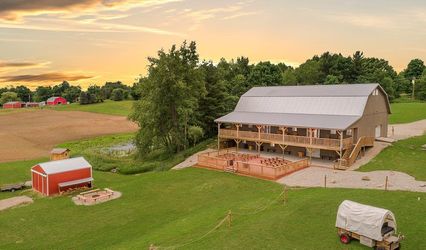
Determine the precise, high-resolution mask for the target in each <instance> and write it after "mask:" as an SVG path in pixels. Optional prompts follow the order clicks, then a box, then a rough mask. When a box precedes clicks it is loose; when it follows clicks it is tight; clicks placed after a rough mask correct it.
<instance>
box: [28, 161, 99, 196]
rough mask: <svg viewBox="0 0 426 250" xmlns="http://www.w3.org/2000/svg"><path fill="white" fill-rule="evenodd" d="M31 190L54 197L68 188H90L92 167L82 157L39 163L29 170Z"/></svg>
mask: <svg viewBox="0 0 426 250" xmlns="http://www.w3.org/2000/svg"><path fill="white" fill-rule="evenodd" d="M31 180H32V185H33V190H34V191H37V192H40V193H41V194H43V195H47V196H49V195H54V194H58V193H60V192H61V191H66V190H67V189H70V188H78V187H84V186H88V187H91V186H92V182H93V178H92V166H91V165H90V163H88V162H87V161H86V159H84V158H83V157H77V158H71V159H65V160H59V161H49V162H45V163H39V164H37V165H35V166H34V167H32V168H31Z"/></svg>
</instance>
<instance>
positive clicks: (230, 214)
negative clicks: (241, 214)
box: [228, 210, 232, 227]
mask: <svg viewBox="0 0 426 250" xmlns="http://www.w3.org/2000/svg"><path fill="white" fill-rule="evenodd" d="M231 225H232V212H231V210H229V212H228V226H229V227H231Z"/></svg>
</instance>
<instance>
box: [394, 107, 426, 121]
mask: <svg viewBox="0 0 426 250" xmlns="http://www.w3.org/2000/svg"><path fill="white" fill-rule="evenodd" d="M391 111H392V114H391V115H390V116H389V123H391V124H395V123H409V122H414V121H418V120H423V119H426V102H411V103H392V104H391Z"/></svg>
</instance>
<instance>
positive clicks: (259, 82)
mask: <svg viewBox="0 0 426 250" xmlns="http://www.w3.org/2000/svg"><path fill="white" fill-rule="evenodd" d="M281 74H282V71H281V69H280V68H279V67H278V66H277V65H275V64H272V63H271V62H259V63H258V64H256V65H255V66H254V67H253V69H252V71H251V72H250V75H249V76H248V81H249V82H250V84H251V85H252V86H277V85H280V84H281V82H282V78H281V77H282V75H281Z"/></svg>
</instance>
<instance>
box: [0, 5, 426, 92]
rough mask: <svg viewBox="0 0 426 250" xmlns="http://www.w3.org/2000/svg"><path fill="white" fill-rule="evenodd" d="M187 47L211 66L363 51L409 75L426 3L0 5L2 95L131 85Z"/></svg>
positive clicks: (420, 47) (424, 32) (425, 51)
mask: <svg viewBox="0 0 426 250" xmlns="http://www.w3.org/2000/svg"><path fill="white" fill-rule="evenodd" d="M184 40H188V41H196V42H197V46H198V52H199V54H200V57H201V58H202V59H208V60H212V61H213V62H217V61H219V59H220V58H222V57H224V58H226V59H231V58H236V57H239V56H246V57H249V59H250V61H251V62H252V63H255V62H259V61H272V62H285V63H287V64H289V65H292V66H297V65H298V64H300V63H303V62H304V61H305V60H306V59H308V58H311V57H312V56H313V55H316V54H321V53H323V52H325V51H331V52H335V53H342V54H343V55H345V56H349V55H351V54H353V53H354V52H355V51H357V50H361V51H363V52H364V55H365V56H368V57H379V58H384V59H386V60H388V61H389V62H390V64H391V65H392V66H393V67H394V68H395V70H397V71H401V70H403V69H404V68H405V67H406V65H407V64H408V62H409V61H410V60H411V59H413V58H420V59H422V60H424V61H426V1H414V0H411V1H403V0H399V1H397V0H371V1H367V0H298V1H288V0H239V1H230V0H228V1H225V0H215V1H208V0H31V1H28V0H1V1H0V87H4V86H9V85H21V84H22V85H26V86H28V87H30V88H32V89H34V88H36V87H37V86H40V85H44V86H46V85H54V84H58V83H60V82H62V81H63V80H67V81H69V82H71V83H73V84H74V85H80V86H82V88H83V89H84V88H86V87H87V86H89V85H91V84H98V85H102V84H104V83H105V82H106V81H122V82H124V83H125V84H129V85H131V84H133V82H135V79H137V78H138V77H139V76H140V75H145V74H146V72H147V62H148V61H147V57H149V56H155V55H156V52H157V51H158V50H159V49H161V48H164V49H166V50H167V49H169V48H170V46H171V45H173V44H181V43H182V42H183V41H184Z"/></svg>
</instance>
